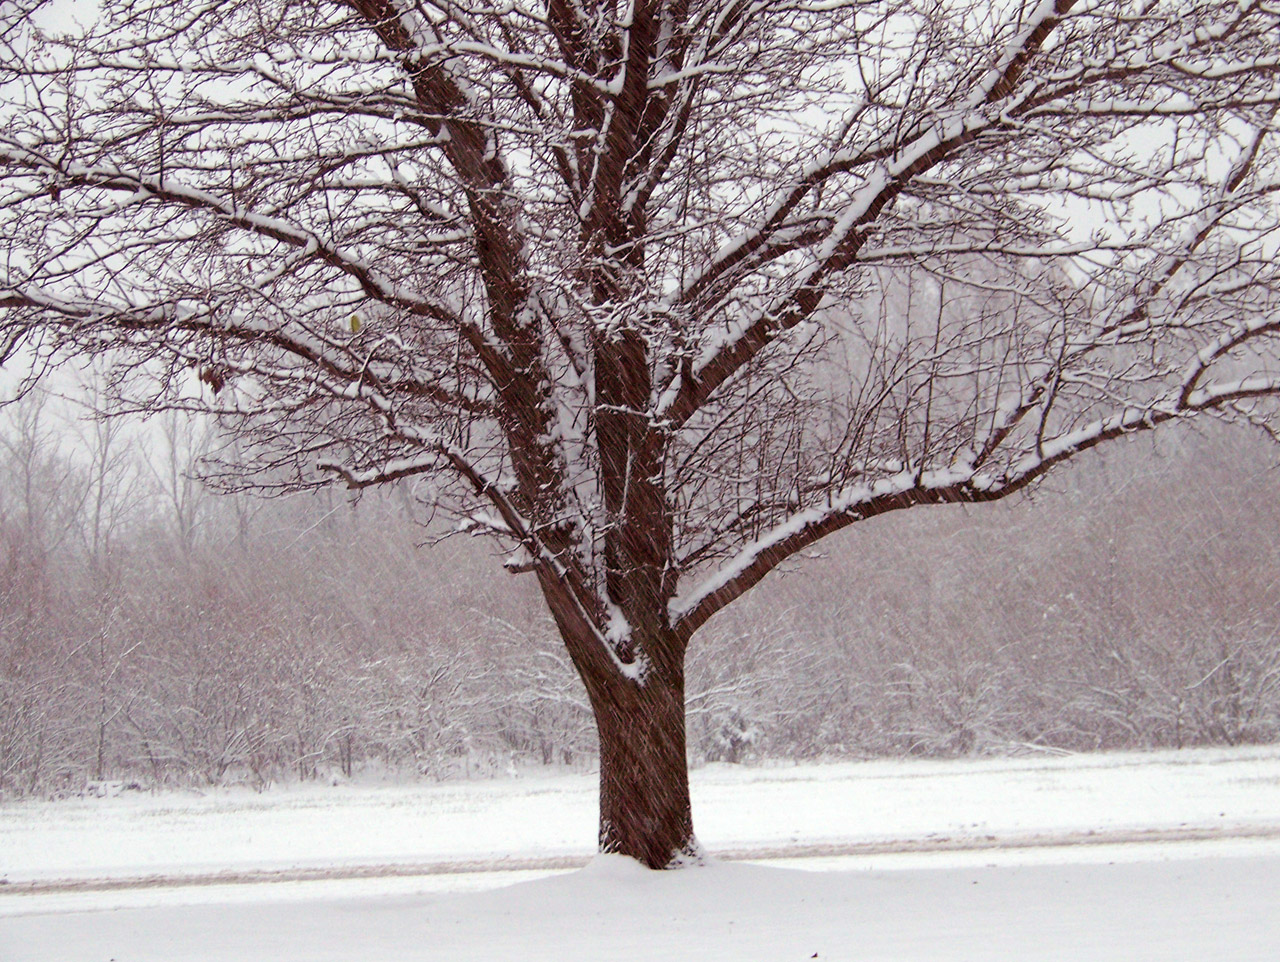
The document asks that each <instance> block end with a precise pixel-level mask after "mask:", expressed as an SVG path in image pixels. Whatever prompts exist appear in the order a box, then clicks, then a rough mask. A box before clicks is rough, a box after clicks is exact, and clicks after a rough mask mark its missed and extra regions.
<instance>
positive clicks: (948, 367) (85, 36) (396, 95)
mask: <svg viewBox="0 0 1280 962" xmlns="http://www.w3.org/2000/svg"><path fill="white" fill-rule="evenodd" d="M45 7H46V4H45V3H43V2H41V0H17V2H16V3H10V4H7V5H5V7H4V8H3V10H4V12H3V14H0V17H3V20H2V21H0V43H2V44H3V49H0V63H3V66H0V90H3V92H4V93H3V96H4V98H5V106H4V107H3V108H0V109H2V112H0V131H3V132H2V133H0V169H2V170H0V177H2V178H3V179H2V180H0V211H2V212H3V213H0V229H2V231H3V236H4V237H5V238H6V244H7V245H8V250H7V254H6V257H5V260H4V264H5V267H4V274H3V281H2V284H0V306H2V307H3V308H4V313H3V314H2V315H0V358H4V357H9V356H16V355H18V354H19V353H21V352H24V351H25V352H29V354H34V356H36V357H37V358H40V359H45V358H56V357H57V356H61V355H65V354H75V353H90V354H97V353H102V352H108V351H109V352H111V353H112V354H113V356H115V357H116V358H117V360H118V363H119V364H120V365H121V371H122V373H121V375H120V376H119V377H118V378H117V380H116V382H115V383H116V386H117V388H118V389H119V390H120V392H121V394H122V395H123V398H122V399H123V400H124V401H125V402H126V404H131V405H133V406H134V407H136V408H139V409H143V410H154V409H156V408H163V407H188V408H207V409H209V410H212V411H214V412H216V413H217V414H218V415H219V416H220V417H221V418H222V420H223V423H224V424H225V425H226V426H228V427H230V428H232V429H234V430H235V431H236V432H237V433H238V434H240V435H241V436H243V437H244V438H245V439H246V440H247V441H251V442H252V443H251V444H246V445H245V446H244V447H243V448H242V454H243V460H242V461H241V462H240V463H239V464H238V465H237V470H238V472H239V478H240V479H241V480H242V482H243V483H259V484H262V485H264V486H267V487H272V486H275V487H299V486H308V485H315V484H320V483H323V482H324V481H326V480H338V481H341V482H345V483H346V484H347V485H349V486H350V487H352V488H364V487H368V486H371V485H378V484H385V483H390V482H396V481H403V480H405V479H410V478H413V479H417V480H418V482H419V483H422V488H423V490H425V491H429V492H430V497H431V498H432V499H433V500H434V501H435V503H436V505H437V506H438V508H439V509H440V510H442V511H447V512H451V513H452V514H453V515H454V516H455V517H456V518H457V520H458V522H459V527H460V528H465V529H468V530H471V531H476V532H481V533H485V534H488V535H491V536H492V537H494V538H496V539H497V540H498V541H499V542H503V543H505V545H506V546H507V548H506V550H514V552H515V553H514V554H513V555H511V557H510V560H509V561H508V567H509V568H510V569H511V570H513V571H528V572H532V573H533V576H534V577H535V578H536V579H537V582H538V584H539V587H540V589H541V591H542V594H543V596H544V597H545V599H546V602H547V605H548V608H549V610H550V614H551V616H552V618H553V619H554V621H555V624H556V627H557V629H558V630H559V633H560V635H561V637H562V639H563V641H564V644H565V646H566V650H567V652H568V655H569V658H570V660H571V661H572V663H573V665H574V667H575V668H576V670H577V672H578V673H579V675H580V676H581V678H582V680H583V683H584V685H585V688H586V692H587V697H588V699H589V701H590V703H591V706H592V709H593V712H594V715H595V720H596V725H597V730H598V734H599V740H600V760H601V776H600V784H601V801H600V846H601V848H602V850H604V851H616V852H622V853H626V854H628V855H632V856H634V857H636V858H637V859H639V860H641V861H642V862H644V863H645V864H647V865H650V866H654V867H658V866H665V865H669V864H673V863H677V862H679V861H681V860H682V859H683V858H685V857H688V856H692V855H695V854H696V842H695V839H694V835H693V822H692V816H691V812H690V805H689V794H688V785H687V775H686V745H685V727H684V726H685V719H684V712H685V704H684V702H685V696H684V684H685V683H684V661H685V652H686V649H687V646H688V644H689V641H690V639H691V638H692V636H693V635H694V633H695V632H696V631H697V630H698V629H699V628H701V627H702V626H703V625H704V624H706V622H707V621H708V619H710V618H711V617H712V616H713V615H714V614H715V613H716V612H718V611H720V610H721V609H723V608H724V607H725V606H726V605H728V604H730V603H731V602H733V601H734V600H735V599H737V598H739V597H741V596H742V595H743V594H744V593H745V592H747V591H748V590H749V589H751V588H752V587H753V586H754V585H756V584H757V583H759V582H760V580H761V579H762V578H764V577H765V576H766V574H768V573H769V572H770V571H771V570H772V569H774V568H775V567H776V566H777V565H779V564H780V563H782V562H784V561H786V560H788V559H791V558H795V557H797V556H798V555H801V554H802V553H803V552H806V551H807V550H808V549H810V548H811V547H812V546H813V545H814V544H815V543H816V542H818V541H819V540H820V539H822V538H824V537H826V536H827V535H829V534H831V533H832V532H834V531H836V530H839V529H841V528H844V527H846V526H848V525H851V524H855V523H857V522H860V521H864V520H866V519H868V518H872V517H875V516H878V515H882V514H885V513H887V512H892V511H897V510H900V509H904V508H910V507H916V506H922V505H934V504H945V503H953V502H983V501H992V500H996V499H1001V498H1006V497H1008V496H1010V495H1013V494H1015V493H1016V492H1019V491H1023V490H1025V489H1026V488H1028V486H1030V485H1032V484H1033V483H1034V482H1035V481H1037V479H1039V478H1041V477H1043V476H1044V475H1045V474H1046V472H1049V471H1050V470H1052V469H1054V468H1055V467H1057V466H1058V465H1060V464H1063V463H1064V462H1067V461H1069V460H1071V459H1072V458H1074V457H1075V456H1076V455H1077V454H1079V453H1080V452H1082V451H1085V450H1088V449H1090V448H1093V447H1096V446H1097V445H1099V444H1102V443H1104V442H1107V441H1110V440H1112V439H1114V438H1118V437H1120V436H1122V435H1126V434H1130V433H1133V432H1138V431H1147V430H1150V429H1153V428H1156V427H1158V426H1160V425H1162V424H1167V423H1171V422H1177V421H1181V420H1184V419H1186V418H1189V417H1194V416H1198V415H1218V416H1224V417H1230V418H1236V419H1239V420H1242V421H1247V422H1251V423H1253V424H1256V425H1259V426H1261V427H1263V428H1265V429H1268V430H1269V429H1270V428H1271V422H1270V420H1269V418H1270V416H1271V415H1270V413H1269V412H1270V410H1271V409H1270V408H1269V407H1267V406H1266V404H1267V402H1268V400H1269V399H1270V398H1272V397H1273V396H1274V395H1275V394H1277V393H1280V377H1278V376H1277V375H1276V373H1275V368H1274V366H1271V360H1270V359H1271V357H1272V356H1273V355H1272V349H1273V348H1274V346H1275V336H1276V333H1277V330H1278V328H1280V317H1277V315H1276V313H1275V307H1276V297H1277V287H1276V281H1277V276H1276V268H1275V266H1274V263H1273V256H1274V253H1275V249H1276V241H1277V231H1276V226H1277V223H1276V221H1277V218H1276V210H1275V208H1274V205H1273V196H1272V195H1273V194H1274V193H1275V191H1276V190H1277V187H1278V186H1280V182H1278V181H1277V179H1276V171H1277V166H1276V146H1275V134H1276V110H1277V104H1280V76H1278V74H1277V70H1278V64H1280V49H1278V46H1277V40H1276V38H1277V36H1278V35H1280V11H1277V8H1276V7H1275V6H1274V4H1272V3H1268V2H1263V0H1183V2H1174V3H1170V4H1168V5H1161V4H1159V3H1156V2H1153V0H1091V2H1077V0H1004V2H998V3H994V4H992V3H987V2H981V3H979V2H976V0H973V2H970V0H956V2H953V3H948V4H939V3H936V2H932V0H928V2H925V0H919V2H917V0H885V2H877V0H821V2H818V0H630V2H625V3H623V2H616V0H609V2H601V0H589V2H583V3H566V2H564V0H546V2H545V3H544V2H523V0H514V2H508V3H505V4H499V5H492V4H481V3H475V2H470V0H459V2H431V0H347V2H339V0H240V2H230V0H204V2H200V3H196V4H188V3H177V2H174V0H104V2H103V3H102V4H101V12H100V13H99V14H97V15H96V16H94V17H92V18H91V22H88V23H86V24H83V25H80V26H74V27H68V26H67V24H66V23H65V22H56V23H55V22H51V20H50V18H48V17H46V19H45V26H44V27H43V28H42V27H41V22H42V20H41V18H42V16H44V12H43V11H44V8H45ZM1082 225H1083V226H1082ZM904 292H905V293H904ZM229 383H234V386H235V390H234V391H231V390H226V387H227V385H228V384H229ZM196 388H200V389H201V390H202V392H203V393H202V394H201V395H200V396H199V397H196V391H195V389H196Z"/></svg>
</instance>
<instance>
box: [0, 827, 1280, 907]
mask: <svg viewBox="0 0 1280 962" xmlns="http://www.w3.org/2000/svg"><path fill="white" fill-rule="evenodd" d="M1229 839H1280V824H1274V825H1246V826H1235V827H1221V828H1212V827H1196V826H1179V827H1176V828H1142V829H1097V830H1090V831H1084V832H1061V833H1052V832H1049V833H1035V834H1027V835H960V836H949V835H930V836H926V837H924V838H917V839H885V840H878V841H862V842H854V841H848V842H822V843H815V844H794V843H792V844H785V845H763V846H756V847H749V848H748V847H742V848H729V849H722V850H719V851H715V852H712V853H710V854H711V855H712V856H713V857H715V858H717V859H720V860H723V861H734V862H736V861H771V860H776V859H803V858H833V857H840V856H858V855H901V854H914V853H929V852H977V851H989V850H1013V849H1036V848H1057V847H1069V846H1094V845H1142V844H1148V843H1167V842H1206V841H1225V840H1229ZM588 861H590V856H587V855H557V856H528V857H519V858H491V859H459V860H447V861H433V862H404V863H397V862H391V863H381V864H371V865H329V866H313V867H305V868H304V867H294V868H282V869H249V870H238V869H226V870H222V871H217V872H206V873H200V874H153V875H138V876H129V877H109V878H61V879H36V880H29V881H19V882H9V881H7V880H0V898H2V897H5V896H20V895H49V894H57V893H72V892H107V891H121V890H127V889H148V888H179V887H190V886H208V885H256V884H263V883H272V882H313V881H333V880H345V879H376V878H407V877H413V876H419V875H475V874H482V873H488V872H526V871H547V872H550V871H558V870H571V869H577V868H581V867H583V866H584V865H586V864H587V862H588Z"/></svg>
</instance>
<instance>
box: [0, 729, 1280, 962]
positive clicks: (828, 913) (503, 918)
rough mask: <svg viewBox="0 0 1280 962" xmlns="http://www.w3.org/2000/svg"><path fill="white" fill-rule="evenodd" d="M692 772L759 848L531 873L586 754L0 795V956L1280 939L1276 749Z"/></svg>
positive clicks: (875, 956)
mask: <svg viewBox="0 0 1280 962" xmlns="http://www.w3.org/2000/svg"><path fill="white" fill-rule="evenodd" d="M693 785H694V796H695V813H696V818H697V823H698V826H699V835H700V836H701V837H702V839H703V841H704V843H705V844H706V845H707V847H708V848H709V849H711V850H712V851H718V852H737V853H738V854H739V855H750V854H753V853H754V854H756V855H761V854H767V855H769V856H771V862H770V866H769V867H763V866H760V865H746V864H740V863H720V864H716V865H713V866H712V867H710V868H708V869H705V870H697V871H690V872H679V873H646V872H643V871H640V870H634V871H633V870H632V867H631V866H630V865H629V864H627V863H625V860H617V859H603V860H597V861H595V862H593V863H591V865H590V866H589V867H588V868H587V869H586V870H585V871H579V872H564V871H561V872H560V873H559V874H552V873H551V872H549V871H546V870H545V869H544V870H542V871H534V870H532V869H533V867H534V866H536V865H543V866H545V867H548V868H549V867H550V866H552V865H556V864H559V865H574V864H579V863H580V862H582V861H585V859H586V858H587V857H588V855H589V852H590V847H591V839H592V837H593V835H594V797H593V793H594V788H595V785H594V778H593V777H591V776H574V775H559V776H546V777H526V778H521V779H512V780H506V781H500V782H471V783H451V784H445V785H414V786H389V787H358V786H338V787H331V788H314V787H313V788H305V789H299V788H293V789H286V790H279V791H272V792H269V793H265V794H262V795H254V794H252V793H247V792H235V791H221V792H216V793H212V794H209V795H204V796H199V795H195V794H183V795H179V794H168V795H156V796H151V795H140V794H137V793H125V794H123V795H120V796H119V797H115V798H101V799H77V800H74V801H70V802H57V803H32V804H27V803H23V804H11V805H7V806H3V807H0V878H4V879H6V880H7V883H8V884H4V885H0V960H3V962H36V960H41V962H79V960H85V962H90V960H101V962H107V960H109V959H114V960H116V962H145V960H156V962H161V960H163V962H185V960H191V962H196V960H200V962H289V960H297V962H323V960H329V959H333V960H342V962H352V960H357V959H358V960H360V962H403V960H410V959H457V958H462V957H467V958H472V957H474V958H483V959H486V960H488V959H529V960H539V959H556V960H561V962H578V960H587V959H591V960H593V962H594V960H600V959H631V958H635V959H662V960H664V962H684V960H690V962H692V960H697V962H712V960H717V959H725V960H728V959H734V960H738V959H761V960H771V962H773V960H785V959H808V958H814V957H815V953H817V955H816V957H817V958H819V959H849V960H859V962H863V960H909V959H933V960H939V962H951V960H959V959H971V960H978V959H1009V960H1018V962H1034V960H1041V959H1063V960H1066V959H1071V960H1077V959H1078V960H1085V959H1088V960H1091V962H1092V960H1104V959H1115V960H1121V959H1123V960H1137V959H1153V960H1154V959H1160V960H1162V962H1164V960H1184V959H1185V960H1188V962H1191V960H1201V959H1209V958H1212V959H1213V960H1214V962H1244V960H1259V962H1261V960H1267V962H1271V960H1273V959H1275V958H1277V957H1280V911H1278V910H1277V909H1278V908H1280V746H1275V747H1265V748H1254V749H1245V750H1230V751H1216V750H1215V751H1194V752H1181V753H1162V754H1152V755H1108V756H1075V757H1070V758H1026V759H1016V760H988V761H977V762H975V761H957V762H873V763H863V764H847V765H846V764H841V765H803V766H787V767H779V768H745V767H736V766H721V767H712V768H707V769H702V770H700V771H698V772H695V773H694V779H693ZM1081 843H1089V844H1081ZM841 852H844V853H849V852H853V853H856V854H854V855H849V854H844V855H840V854H834V853H841ZM788 853H790V854H792V855H798V854H807V855H808V856H809V857H805V858H794V859H789V860H788V859H785V858H782V857H781V856H783V855H786V854H788ZM820 853H833V854H829V855H828V856H827V857H814V856H815V855H818V854H820ZM464 862H467V863H471V864H470V865H464V864H461V863H464ZM513 865H518V866H523V867H524V870H522V871H502V870H500V869H502V868H504V867H505V868H510V867H511V866H513ZM780 866H787V867H789V868H791V869H795V868H805V869H809V871H793V870H788V868H784V867H780ZM461 868H470V869H473V870H474V869H476V868H482V869H484V871H479V872H476V871H471V872H462V873H459V872H457V871H455V870H456V869H461ZM148 876H162V878H154V879H151V880H150V881H146V877H148ZM540 876H541V877H540ZM228 878H239V879H241V880H242V883H243V880H245V879H248V880H252V879H254V878H257V879H259V880H262V879H264V878H265V879H276V881H271V882H270V883H269V884H210V883H215V882H225V881H226V880H227V879H228ZM181 879H186V880H187V881H199V882H200V883H201V884H174V882H175V881H178V880H181ZM290 879H292V881H290ZM302 879H306V881H302ZM513 883H518V884H513ZM497 886H503V887H500V888H499V887H497Z"/></svg>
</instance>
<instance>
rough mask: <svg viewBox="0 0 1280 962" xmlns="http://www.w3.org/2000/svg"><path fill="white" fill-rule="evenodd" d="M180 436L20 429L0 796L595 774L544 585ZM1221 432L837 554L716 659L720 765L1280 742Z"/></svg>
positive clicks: (699, 740)
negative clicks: (282, 482)
mask: <svg viewBox="0 0 1280 962" xmlns="http://www.w3.org/2000/svg"><path fill="white" fill-rule="evenodd" d="M218 443H219V442H218V439H217V437H216V435H215V434H214V433H213V432H212V431H210V430H208V429H205V428H203V427H201V425H200V424H199V423H198V422H188V421H186V420H185V419H180V418H178V417H177V416H171V417H168V418H167V419H166V418H163V417H161V418H155V419H152V421H151V422H148V423H147V424H146V425H144V426H138V425H137V424H133V423H130V422H127V421H106V422H104V421H94V420H77V419H74V418H72V417H70V416H68V415H67V413H66V405H64V404H61V403H54V402H51V401H49V400H48V399H47V398H45V397H44V396H41V395H32V396H30V397H28V398H26V399H25V400H24V401H22V402H21V403H19V404H15V405H11V406H9V407H7V408H4V409H3V410H0V797H13V796H21V795H28V794H36V795H58V794H64V793H76V792H81V791H84V790H85V789H86V787H92V786H93V785H94V783H100V782H103V781H116V780H119V781H126V782H134V783H137V784H138V785H140V786H143V787H152V786H165V785H217V784H224V783H249V784H252V785H254V786H259V787H261V786H265V785H268V784H270V783H273V782H277V781H281V780H292V779H315V778H324V779H334V778H351V777H370V776H373V777H382V776H397V777H398V776H401V775H407V776H425V777H429V778H449V777H459V776H484V775H491V774H501V773H503V772H508V771H512V770H516V769H519V768H522V767H525V766H529V765H539V764H545V765H551V764H554V765H567V766H589V765H591V764H592V762H593V758H594V751H595V748H594V733H593V728H592V722H591V715H590V712H589V710H588V708H587V705H586V701H585V696H584V695H583V693H582V692H581V690H580V686H579V683H578V681H577V679H576V678H575V677H574V675H573V672H572V670H571V668H570V666H569V664H568V661H567V659H566V657H565V656H564V654H563V652H562V651H561V649H560V647H559V643H558V641H557V640H556V635H555V632H554V630H553V628H552V627H551V625H550V623H549V621H548V620H547V619H546V617H545V615H544V613H543V611H542V609H541V602H540V600H539V597H538V595H537V592H536V590H535V586H534V585H533V584H532V583H531V582H530V581H529V577H530V576H527V575H519V574H510V573H507V572H506V571H504V570H503V568H502V565H501V561H502V558H501V557H496V556H494V555H493V552H492V550H491V548H490V547H489V546H487V545H485V544H482V543H480V542H477V541H475V540H472V539H469V538H467V537H466V536H465V535H459V536H455V537H452V538H448V539H443V540H442V539H441V536H442V535H443V534H445V531H444V530H443V529H442V528H441V527H440V525H439V524H438V523H437V522H433V521H432V519H431V518H430V516H429V512H428V511H427V509H426V508H425V507H424V505H423V504H421V503H420V502H419V501H418V499H417V498H416V497H415V492H413V491H412V490H410V489H407V488H406V489H404V490H401V491H399V492H396V493H395V494H393V495H385V494H384V495H377V496H369V495H366V496H365V497H363V498H362V499H358V500H357V499H353V498H350V497H348V495H347V494H346V492H344V491H341V490H328V491H320V492H311V493H305V494H299V495H293V496H288V497H278V498H273V499H264V498H260V497H253V496H250V495H246V494H216V493H214V492H213V491H212V490H210V489H209V488H208V487H206V486H205V485H203V484H202V483H200V482H198V481H196V480H194V477H193V472H195V471H196V468H197V465H198V463H199V461H200V459H201V457H202V456H204V455H206V454H207V453H208V452H210V451H211V450H213V449H214V448H216V446H217V444H218ZM1277 451H1278V449H1277V448H1275V446H1274V445H1273V444H1271V443H1270V442H1269V441H1267V440H1266V439H1264V438H1262V437H1260V436H1255V435H1250V434H1246V433H1242V432H1241V431H1240V429H1236V430H1235V431H1232V432H1228V431H1226V430H1218V429H1216V428H1215V429H1211V430H1209V431H1208V432H1207V433H1201V434H1193V433H1190V432H1184V433H1181V434H1177V433H1175V434H1173V435H1171V436H1169V437H1166V438H1163V439H1162V441H1161V442H1160V444H1158V445H1154V446H1153V444H1152V442H1151V441H1150V439H1146V440H1142V441H1138V442H1134V443H1132V444H1130V445H1128V446H1126V447H1124V448H1122V449H1120V450H1118V451H1112V452H1111V454H1110V456H1109V457H1108V458H1107V459H1106V460H1104V459H1102V458H1100V457H1092V458H1090V459H1088V460H1086V461H1084V462H1082V463H1081V465H1079V466H1078V467H1076V468H1075V469H1074V470H1072V471H1071V472H1069V473H1066V474H1063V475H1056V476H1055V477H1054V478H1053V479H1052V480H1051V481H1049V482H1047V483H1046V484H1045V485H1044V486H1042V487H1041V488H1039V489H1037V490H1036V491H1035V492H1034V493H1033V495H1032V496H1031V497H1030V498H1029V499H1026V500H1024V501H1022V502H1020V503H1018V504H1015V505H1003V504H1002V505H993V506H989V507H982V508H973V507H968V508H966V507H958V506H954V507H945V508H937V509H930V510H926V511H919V512H911V513H910V515H909V516H906V515H905V513H904V515H891V516H889V517H886V518H884V519H880V520H878V521H876V522H872V523H869V524H866V525H859V526H858V527H857V530H856V531H853V532H849V533H847V534H844V535H843V536H838V537H835V538H833V539H831V540H830V541H829V542H825V543H824V544H826V545H827V546H828V547H827V550H825V551H824V552H822V554H821V556H819V557H814V558H812V559H807V560H806V561H805V562H804V563H803V564H800V565H795V566H792V567H791V568H790V569H789V570H787V571H785V572H782V573H780V574H775V575H774V576H772V577H771V579H770V580H768V581H767V582H766V583H764V584H763V585H761V586H760V587H759V588H757V589H756V590H755V592H754V593H753V595H752V596H751V597H749V598H748V599H746V600H745V602H744V603H743V604H742V605H739V606H737V607H736V608H734V609H732V610H731V611H728V612H726V613H725V614H724V615H722V616H720V617H719V618H718V619H717V620H714V621H713V622H712V623H711V624H710V625H708V627H707V628H706V629H704V630H703V631H702V632H701V633H700V634H699V635H698V636H697V637H696V638H695V640H694V644H693V649H692V652H691V656H690V667H689V687H688V700H687V704H688V713H689V749H690V755H691V758H692V760H693V761H694V762H695V763H698V762H705V761H717V760H718V761H729V762H742V761H749V760H759V759H774V758H823V757H830V758H860V757H871V756H907V755H923V756H955V755H967V754H997V753H1016V752H1058V751H1091V750H1105V749H1133V748H1156V747H1181V746H1190V745H1206V744H1240V743H1248V742H1264V741H1271V740H1274V739H1276V738H1277V737H1278V736H1280V605H1278V601H1280V537H1278V535H1280V475H1278V474H1277V473H1276V471H1275V470H1273V465H1274V464H1275V461H1276V458H1277Z"/></svg>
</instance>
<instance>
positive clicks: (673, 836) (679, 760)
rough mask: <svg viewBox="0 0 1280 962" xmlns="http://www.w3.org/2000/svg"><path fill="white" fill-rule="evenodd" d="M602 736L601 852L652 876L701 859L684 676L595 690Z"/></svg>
mask: <svg viewBox="0 0 1280 962" xmlns="http://www.w3.org/2000/svg"><path fill="white" fill-rule="evenodd" d="M588 688H589V689H591V690H592V699H591V701H592V708H593V710H594V712H595V720H596V731H597V732H598V733H599V736H600V851H601V852H609V853H618V854H621V855H629V856H631V857H632V858H634V859H637V860H638V861H640V862H642V863H643V864H645V865H647V866H649V867H650V868H655V869H660V868H670V867H673V866H674V865H678V864H680V863H682V862H689V861H696V860H697V859H698V847H697V841H696V840H695V838H694V835H693V814H692V809H691V807H690V804H689V772H688V763H687V759H686V757H685V717H684V672H683V666H679V667H677V668H676V669H675V670H674V671H672V670H670V669H668V670H667V671H653V672H650V673H649V674H648V676H647V677H646V678H645V680H644V682H643V683H642V684H638V683H636V682H633V681H631V680H629V679H622V680H618V679H614V680H612V681H610V682H608V683H606V684H605V685H604V686H600V687H597V686H593V685H589V686H588Z"/></svg>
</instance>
